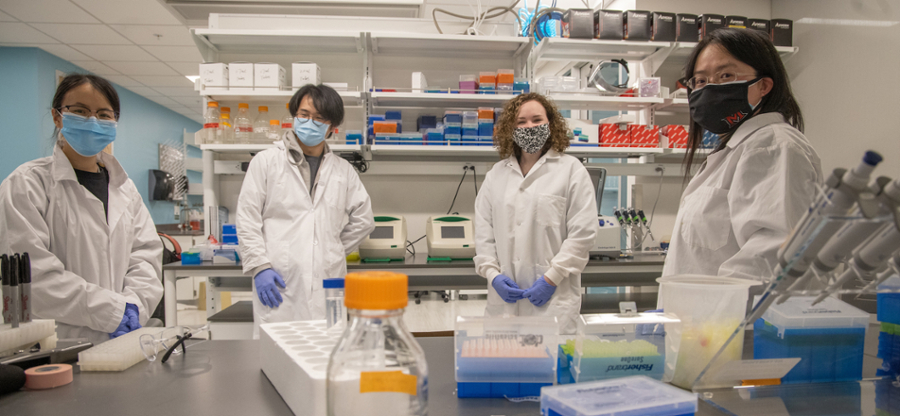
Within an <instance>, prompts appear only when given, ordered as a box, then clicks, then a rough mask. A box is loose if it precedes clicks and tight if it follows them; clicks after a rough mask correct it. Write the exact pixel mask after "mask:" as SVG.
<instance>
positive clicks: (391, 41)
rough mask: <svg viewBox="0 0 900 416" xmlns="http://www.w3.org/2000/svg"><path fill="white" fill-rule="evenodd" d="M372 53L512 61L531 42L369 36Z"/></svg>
mask: <svg viewBox="0 0 900 416" xmlns="http://www.w3.org/2000/svg"><path fill="white" fill-rule="evenodd" d="M369 39H370V43H371V48H372V52H373V53H375V54H380V55H404V56H439V57H450V56H461V57H468V58H478V57H489V58H494V59H512V58H515V57H517V56H519V55H522V54H523V53H525V52H526V51H527V50H528V46H529V41H530V38H522V37H512V36H468V35H448V34H443V35H439V34H417V33H379V32H372V33H369Z"/></svg>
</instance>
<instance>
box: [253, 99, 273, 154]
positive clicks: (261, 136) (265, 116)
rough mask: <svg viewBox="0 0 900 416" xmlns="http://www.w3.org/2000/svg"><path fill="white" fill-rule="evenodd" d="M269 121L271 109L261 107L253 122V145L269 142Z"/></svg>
mask: <svg viewBox="0 0 900 416" xmlns="http://www.w3.org/2000/svg"><path fill="white" fill-rule="evenodd" d="M269 120H270V119H269V107H266V106H264V105H261V106H259V115H257V116H256V120H255V121H254V122H253V133H252V134H251V136H252V138H253V143H260V144H262V143H268V142H269Z"/></svg>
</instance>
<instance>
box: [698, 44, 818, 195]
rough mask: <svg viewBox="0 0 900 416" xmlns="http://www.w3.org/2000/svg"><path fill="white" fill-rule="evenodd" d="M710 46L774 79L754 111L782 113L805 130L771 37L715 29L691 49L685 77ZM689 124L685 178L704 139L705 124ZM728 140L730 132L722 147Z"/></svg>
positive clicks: (724, 138)
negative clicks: (703, 125)
mask: <svg viewBox="0 0 900 416" xmlns="http://www.w3.org/2000/svg"><path fill="white" fill-rule="evenodd" d="M710 45H719V46H721V47H722V48H724V49H725V50H726V51H727V52H728V53H730V54H731V55H732V56H734V57H735V58H737V60H739V61H741V62H743V63H745V64H747V65H750V66H751V67H753V69H754V70H756V76H757V77H768V78H771V79H772V83H773V85H772V90H771V91H769V93H768V94H766V95H765V96H763V97H762V101H761V102H760V104H759V106H758V107H757V108H758V111H755V112H754V113H755V114H763V113H781V115H782V116H784V119H785V120H786V121H787V122H788V123H790V124H791V125H792V126H794V127H795V128H796V129H797V130H800V131H801V132H802V131H803V115H802V114H801V112H800V106H799V105H798V104H797V100H796V99H795V98H794V94H793V93H792V92H791V83H790V80H789V79H788V74H787V71H786V70H785V69H784V63H782V62H781V57H780V56H779V55H778V51H777V50H776V49H775V45H773V44H772V41H771V40H769V36H768V34H766V33H765V32H762V31H759V30H755V29H735V28H722V29H717V30H715V31H713V32H712V33H710V34H709V35H707V36H706V37H704V38H703V40H701V41H700V43H698V44H697V46H696V47H695V48H694V50H693V52H691V56H690V58H689V59H688V63H687V65H685V67H684V78H683V79H684V80H688V79H690V78H691V77H693V76H694V66H695V65H696V64H697V57H699V56H700V52H702V51H703V49H704V48H706V47H707V46H710ZM690 92H691V91H690V90H689V91H688V93H689V94H690ZM750 117H753V116H752V115H751V116H750ZM748 119H749V118H748ZM745 120H747V119H745ZM689 127H690V131H689V133H688V152H687V155H686V156H685V180H686V179H687V178H688V176H689V175H690V168H691V164H692V163H693V162H694V155H695V154H696V153H697V149H698V148H699V147H700V143H701V141H702V139H703V127H700V124H698V123H697V122H696V121H694V120H693V119H691V121H690V125H689ZM728 139H730V134H726V135H723V136H722V142H721V143H720V144H719V148H722V147H724V146H725V144H726V143H728Z"/></svg>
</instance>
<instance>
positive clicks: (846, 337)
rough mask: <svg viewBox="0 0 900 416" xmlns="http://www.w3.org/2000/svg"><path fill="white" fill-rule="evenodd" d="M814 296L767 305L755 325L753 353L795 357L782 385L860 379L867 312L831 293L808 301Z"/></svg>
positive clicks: (762, 357)
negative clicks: (823, 298) (831, 295)
mask: <svg viewBox="0 0 900 416" xmlns="http://www.w3.org/2000/svg"><path fill="white" fill-rule="evenodd" d="M814 299H815V297H809V296H803V297H792V298H790V299H788V301H787V302H785V303H783V304H781V305H772V306H770V307H769V309H768V310H767V311H766V312H765V313H764V314H763V316H762V318H760V319H757V320H756V322H754V324H753V358H755V359H767V358H793V357H799V358H800V362H799V363H797V365H796V366H795V367H794V368H793V369H791V371H790V372H789V373H787V375H785V376H784V378H782V379H781V382H782V383H784V384H791V383H823V382H833V381H851V380H859V379H861V378H862V363H863V344H865V340H866V327H868V325H869V314H868V313H866V312H863V311H861V310H859V309H857V308H855V307H853V306H851V305H849V304H847V303H845V302H842V301H840V300H838V299H834V298H826V299H825V300H824V301H822V303H820V304H818V305H816V306H812V302H813V300H814Z"/></svg>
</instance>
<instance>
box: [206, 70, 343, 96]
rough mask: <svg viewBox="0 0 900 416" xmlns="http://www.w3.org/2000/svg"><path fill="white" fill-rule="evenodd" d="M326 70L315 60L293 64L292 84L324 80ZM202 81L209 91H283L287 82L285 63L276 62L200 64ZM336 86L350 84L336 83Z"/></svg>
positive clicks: (319, 82) (293, 85)
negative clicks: (322, 76)
mask: <svg viewBox="0 0 900 416" xmlns="http://www.w3.org/2000/svg"><path fill="white" fill-rule="evenodd" d="M321 74H322V70H321V68H319V65H317V64H316V63H315V62H295V63H293V64H291V75H292V80H291V86H292V87H293V89H295V90H296V89H299V88H300V87H302V86H304V85H307V84H315V85H318V84H321V83H322V79H321ZM200 85H201V89H202V90H203V91H204V93H206V94H210V93H221V92H225V91H263V92H265V91H272V92H275V91H281V90H283V89H285V87H286V86H287V72H286V71H285V69H284V67H283V66H281V65H279V64H277V63H272V62H259V63H252V62H232V63H230V64H226V63H221V62H213V63H204V64H200ZM334 87H335V88H336V89H341V87H343V89H344V90H346V89H347V88H346V87H347V85H346V84H343V83H338V84H335V85H334Z"/></svg>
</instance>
